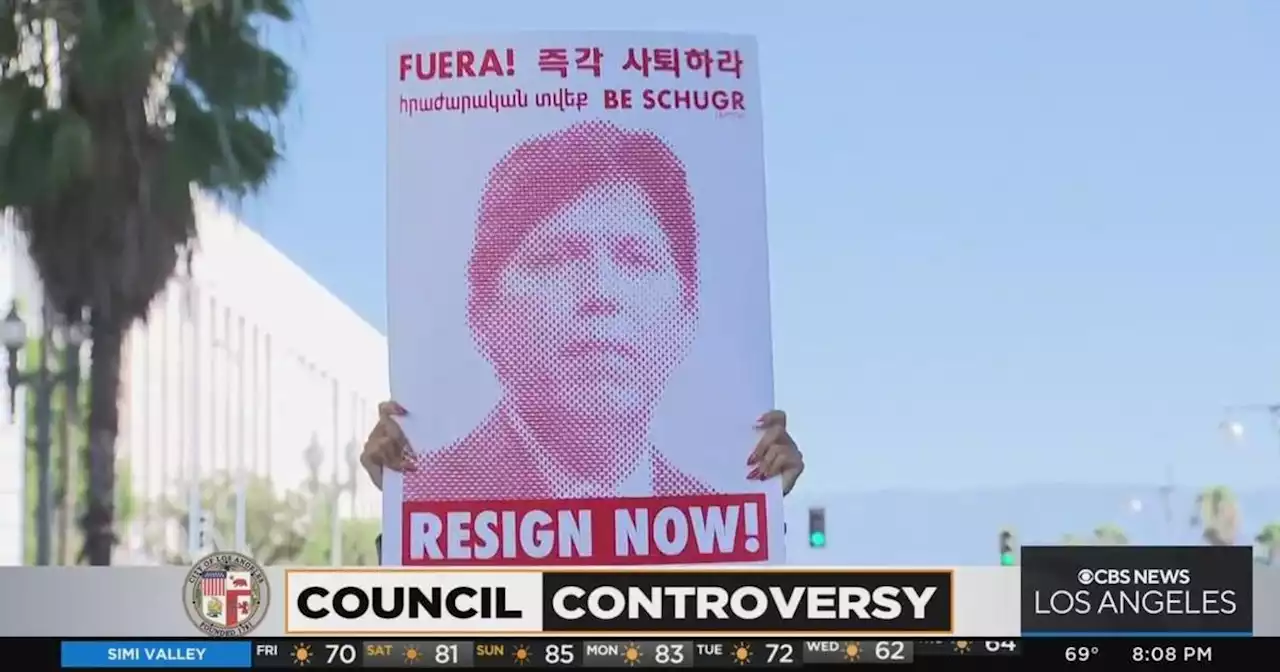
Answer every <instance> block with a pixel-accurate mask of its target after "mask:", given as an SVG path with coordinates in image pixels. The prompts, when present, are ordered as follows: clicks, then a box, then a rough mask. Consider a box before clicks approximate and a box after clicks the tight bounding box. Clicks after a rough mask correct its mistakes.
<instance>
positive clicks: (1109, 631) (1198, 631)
mask: <svg viewBox="0 0 1280 672" xmlns="http://www.w3.org/2000/svg"><path fill="white" fill-rule="evenodd" d="M1252 555H1253V554H1252V550H1251V549H1250V548H1248V547H1244V546H1187V547H1183V546H1165V547H1159V546H1146V547H1143V546H1029V547H1023V548H1022V563H1023V565H1022V633H1023V635H1024V636H1028V637H1029V636H1035V635H1040V636H1056V635H1068V634H1070V635H1118V634H1125V635H1132V636H1144V635H1149V636H1157V635H1158V636H1168V635H1170V634H1171V633H1178V634H1181V635H1184V636H1188V635H1211V636H1230V635H1237V636H1249V635H1251V634H1252V633H1253V557H1252Z"/></svg>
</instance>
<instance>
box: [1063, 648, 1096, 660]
mask: <svg viewBox="0 0 1280 672" xmlns="http://www.w3.org/2000/svg"><path fill="white" fill-rule="evenodd" d="M1098 653H1099V650H1098V647H1096V646H1068V647H1067V648H1066V649H1065V650H1063V652H1062V659H1063V660H1065V661H1067V662H1068V663H1087V662H1089V659H1090V658H1097V657H1098Z"/></svg>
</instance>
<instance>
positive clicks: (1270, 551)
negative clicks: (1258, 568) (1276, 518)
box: [1253, 523, 1280, 566]
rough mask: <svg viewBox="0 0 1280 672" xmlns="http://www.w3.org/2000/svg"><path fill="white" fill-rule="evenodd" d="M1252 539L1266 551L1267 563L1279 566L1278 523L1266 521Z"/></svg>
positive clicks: (1279, 535) (1279, 540) (1279, 533)
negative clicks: (1264, 525)
mask: <svg viewBox="0 0 1280 672" xmlns="http://www.w3.org/2000/svg"><path fill="white" fill-rule="evenodd" d="M1253 541H1254V543H1256V544H1258V545H1259V546H1261V547H1262V550H1263V552H1264V553H1266V563H1267V564H1268V565H1277V566H1280V523H1268V524H1267V526H1266V527H1264V528H1262V531H1261V532H1259V533H1258V536H1256V537H1254V538H1253Z"/></svg>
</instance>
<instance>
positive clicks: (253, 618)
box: [182, 553, 271, 637]
mask: <svg viewBox="0 0 1280 672" xmlns="http://www.w3.org/2000/svg"><path fill="white" fill-rule="evenodd" d="M182 594H183V601H184V602H185V603H186V607H187V616H188V617H190V618H191V622H192V623H194V624H195V626H196V627H197V628H199V629H200V631H201V632H203V633H205V634H207V635H210V636H212V637H243V636H245V635H247V634H249V633H250V632H252V631H253V630H254V629H255V628H257V627H258V626H259V625H260V624H261V623H262V619H263V618H265V617H266V615H267V606H268V605H270V604H271V586H270V585H269V584H268V583H267V573H266V572H265V571H263V569H262V567H261V566H260V565H258V563H256V562H254V561H253V558H250V557H249V556H247V555H242V554H240V553H214V554H212V555H209V556H206V557H204V558H202V559H201V560H200V561H199V562H197V563H196V564H195V566H194V567H192V568H191V571H190V572H188V573H187V580H186V583H185V584H184V585H183V590H182Z"/></svg>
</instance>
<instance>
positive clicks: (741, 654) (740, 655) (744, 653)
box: [733, 642, 751, 665]
mask: <svg viewBox="0 0 1280 672" xmlns="http://www.w3.org/2000/svg"><path fill="white" fill-rule="evenodd" d="M733 662H735V663H737V664H739V665H750V664H751V645H750V644H748V643H746V642H738V643H737V644H736V645H735V646H734V647H733Z"/></svg>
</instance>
